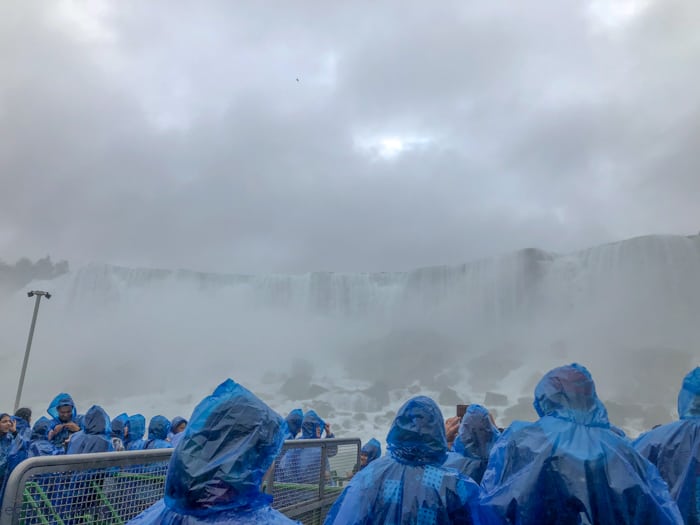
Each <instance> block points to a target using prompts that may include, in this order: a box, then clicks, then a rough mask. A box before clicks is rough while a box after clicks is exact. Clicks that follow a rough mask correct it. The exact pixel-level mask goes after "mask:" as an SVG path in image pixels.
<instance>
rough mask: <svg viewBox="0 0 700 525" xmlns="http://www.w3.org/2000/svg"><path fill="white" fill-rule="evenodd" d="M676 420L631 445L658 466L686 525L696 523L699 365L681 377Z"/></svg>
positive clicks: (699, 503)
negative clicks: (681, 384) (678, 418)
mask: <svg viewBox="0 0 700 525" xmlns="http://www.w3.org/2000/svg"><path fill="white" fill-rule="evenodd" d="M678 415H679V416H680V421H675V422H674V423H669V424H667V425H663V426H660V427H658V428H655V429H654V430H651V431H649V432H647V433H646V434H642V435H641V436H640V437H639V438H638V439H637V440H636V441H635V442H634V444H633V446H634V448H635V449H636V450H637V451H638V452H639V453H640V454H641V455H642V456H644V457H645V458H647V459H648V460H649V461H651V462H652V463H653V464H654V465H655V466H656V468H658V469H659V472H660V473H661V477H662V478H663V479H664V480H665V481H666V483H668V486H669V489H670V492H671V497H672V498H673V499H675V500H676V503H677V504H678V508H679V509H680V511H681V515H682V516H683V519H684V520H685V523H686V525H700V367H698V368H696V369H695V370H693V371H692V372H690V373H689V374H688V375H686V376H685V378H684V379H683V386H682V387H681V391H680V393H679V394H678Z"/></svg>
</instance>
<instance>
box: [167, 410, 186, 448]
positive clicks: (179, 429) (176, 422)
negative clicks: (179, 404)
mask: <svg viewBox="0 0 700 525" xmlns="http://www.w3.org/2000/svg"><path fill="white" fill-rule="evenodd" d="M186 428H187V420H186V419H185V418H184V417H180V416H175V417H174V418H173V420H172V422H171V423H170V432H169V433H168V441H170V443H172V445H173V446H174V447H175V446H177V443H178V441H180V439H182V434H183V432H184V431H185V429H186Z"/></svg>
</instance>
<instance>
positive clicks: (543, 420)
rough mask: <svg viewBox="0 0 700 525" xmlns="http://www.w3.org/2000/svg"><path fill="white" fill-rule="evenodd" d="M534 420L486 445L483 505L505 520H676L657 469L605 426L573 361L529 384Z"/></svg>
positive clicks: (531, 523)
mask: <svg viewBox="0 0 700 525" xmlns="http://www.w3.org/2000/svg"><path fill="white" fill-rule="evenodd" d="M534 406H535V410H536V411H537V414H538V415H539V416H540V419H539V420H538V421H536V422H535V423H524V422H516V423H513V424H512V425H511V427H510V428H509V429H508V430H507V431H506V432H504V434H503V435H502V436H501V438H500V439H499V440H498V442H497V443H496V445H495V446H494V447H493V450H492V451H491V457H490V458H489V464H488V468H487V469H486V472H485V474H484V477H483V480H482V482H481V485H482V487H483V489H484V496H483V499H482V503H483V504H484V505H487V506H488V507H490V508H491V509H493V510H495V511H496V512H497V513H498V514H499V515H500V516H501V517H503V518H505V519H506V520H507V521H508V523H510V524H512V525H535V524H537V525H562V524H563V525H566V524H569V523H570V524H582V525H592V524H601V525H607V524H610V525H613V524H614V525H671V524H672V525H681V524H682V523H683V522H682V520H681V516H680V514H679V512H678V507H677V506H676V504H675V502H674V501H673V500H672V499H671V496H670V494H669V492H668V487H667V486H666V483H664V481H663V480H662V479H661V477H660V476H659V473H658V471H657V470H656V469H655V468H654V467H653V465H651V464H650V463H649V462H648V461H646V460H645V459H644V458H643V457H642V456H641V455H639V454H638V453H637V452H636V451H635V450H634V449H633V448H632V445H631V444H630V443H629V442H628V441H627V440H626V439H624V438H622V437H620V436H619V435H617V434H616V433H615V432H613V431H612V430H610V423H609V422H608V414H607V411H606V409H605V407H604V406H603V404H602V403H601V402H600V400H599V399H598V396H597V394H596V391H595V384H594V383H593V378H592V377H591V374H590V373H589V372H588V370H586V368H585V367H583V366H581V365H578V364H572V365H568V366H562V367H560V368H555V369H554V370H552V371H550V372H548V373H547V374H545V376H544V377H543V378H542V379H541V380H540V382H539V384H538V385H537V387H536V388H535V401H534Z"/></svg>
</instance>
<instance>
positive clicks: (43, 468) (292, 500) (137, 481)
mask: <svg viewBox="0 0 700 525" xmlns="http://www.w3.org/2000/svg"><path fill="white" fill-rule="evenodd" d="M171 453H172V449H160V450H143V451H129V452H107V453H101V454H76V455H65V456H43V457H35V458H31V459H28V460H26V461H23V462H22V463H20V464H19V465H18V466H17V467H16V468H15V469H14V471H13V472H12V473H11V474H10V476H9V478H8V480H7V485H6V488H5V493H4V497H3V500H2V510H1V512H0V525H34V524H42V525H49V524H51V525H54V524H55V525H72V524H76V523H81V524H83V523H85V524H88V523H94V524H98V523H99V524H120V525H121V524H125V523H126V522H128V521H129V520H130V519H132V518H134V517H136V516H137V515H138V514H140V513H141V512H143V511H144V510H146V509H147V508H148V507H150V506H151V505H152V504H154V503H155V502H157V501H158V500H160V499H161V498H162V497H163V494H164V488H165V478H166V475H167V469H168V463H169V461H170V455H171ZM359 454H360V440H359V439H313V440H294V441H286V442H285V444H284V447H283V449H282V452H281V453H280V455H279V456H278V457H277V459H276V460H275V463H274V464H273V467H271V468H270V470H269V471H268V473H267V475H266V476H265V480H264V482H263V491H265V492H267V493H269V494H272V496H273V503H272V506H273V507H274V508H276V509H277V510H279V511H280V512H282V513H284V514H286V515H287V516H289V517H290V518H294V519H297V520H299V521H301V522H302V523H304V524H305V525H315V524H320V523H323V519H324V518H325V515H326V513H327V512H328V510H329V509H330V507H331V505H333V502H334V501H335V500H336V498H337V497H338V495H339V494H340V492H341V491H342V490H343V487H344V486H345V485H346V484H347V482H348V481H349V479H350V478H351V477H352V475H353V473H354V472H355V471H356V468H357V465H358V464H359Z"/></svg>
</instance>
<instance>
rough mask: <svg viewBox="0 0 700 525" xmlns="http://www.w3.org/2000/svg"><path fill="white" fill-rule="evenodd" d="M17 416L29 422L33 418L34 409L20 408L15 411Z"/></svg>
mask: <svg viewBox="0 0 700 525" xmlns="http://www.w3.org/2000/svg"><path fill="white" fill-rule="evenodd" d="M15 417H21V418H22V419H24V420H25V421H26V422H27V423H29V422H30V420H31V419H32V409H31V408H27V407H22V408H18V409H17V411H16V412H15Z"/></svg>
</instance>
